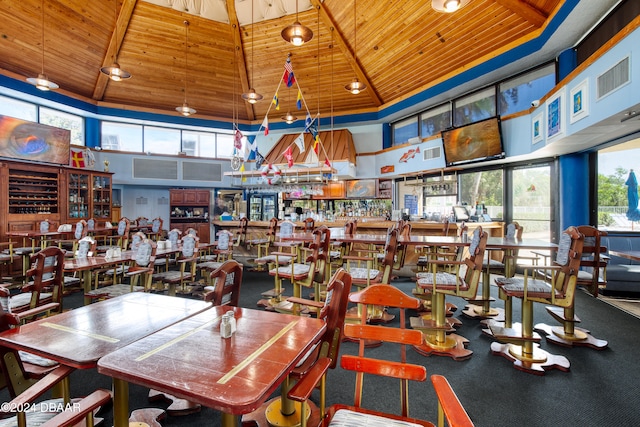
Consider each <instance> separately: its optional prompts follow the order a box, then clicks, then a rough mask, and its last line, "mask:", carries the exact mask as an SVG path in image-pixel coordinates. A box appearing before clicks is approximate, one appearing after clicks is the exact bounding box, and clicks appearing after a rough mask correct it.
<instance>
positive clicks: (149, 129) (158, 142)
mask: <svg viewBox="0 0 640 427" xmlns="http://www.w3.org/2000/svg"><path fill="white" fill-rule="evenodd" d="M143 133H144V151H145V152H147V153H155V154H172V155H177V154H178V153H179V152H180V151H181V149H182V147H181V140H180V130H178V129H169V128H161V127H154V126H144V132H143Z"/></svg>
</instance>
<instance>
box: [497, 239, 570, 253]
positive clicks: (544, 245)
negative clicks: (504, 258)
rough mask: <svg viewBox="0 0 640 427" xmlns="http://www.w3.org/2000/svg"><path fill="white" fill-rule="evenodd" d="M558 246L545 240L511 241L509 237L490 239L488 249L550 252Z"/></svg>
mask: <svg viewBox="0 0 640 427" xmlns="http://www.w3.org/2000/svg"><path fill="white" fill-rule="evenodd" d="M557 247H558V245H557V244H556V243H552V242H550V241H548V240H544V239H509V238H507V237H488V238H487V249H533V250H550V249H556V248H557Z"/></svg>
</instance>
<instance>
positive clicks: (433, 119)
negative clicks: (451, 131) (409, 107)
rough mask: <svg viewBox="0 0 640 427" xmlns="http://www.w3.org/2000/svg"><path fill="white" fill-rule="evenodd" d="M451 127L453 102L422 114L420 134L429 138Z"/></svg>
mask: <svg viewBox="0 0 640 427" xmlns="http://www.w3.org/2000/svg"><path fill="white" fill-rule="evenodd" d="M450 127H451V104H449V103H447V104H444V105H441V106H439V107H436V108H432V109H430V110H428V111H425V112H424V113H422V114H421V115H420V136H421V137H422V138H427V137H429V136H433V135H440V132H441V131H443V130H445V129H447V128H450Z"/></svg>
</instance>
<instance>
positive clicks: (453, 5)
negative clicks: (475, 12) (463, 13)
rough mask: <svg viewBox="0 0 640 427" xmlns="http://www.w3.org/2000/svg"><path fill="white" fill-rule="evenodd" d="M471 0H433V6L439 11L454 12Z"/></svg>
mask: <svg viewBox="0 0 640 427" xmlns="http://www.w3.org/2000/svg"><path fill="white" fill-rule="evenodd" d="M469 1H470V0H431V7H432V8H433V10H437V11H438V12H445V13H452V12H455V11H456V10H458V9H460V8H461V7H463V6H464V5H466V4H467V3H469Z"/></svg>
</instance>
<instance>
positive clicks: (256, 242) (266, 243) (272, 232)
mask: <svg viewBox="0 0 640 427" xmlns="http://www.w3.org/2000/svg"><path fill="white" fill-rule="evenodd" d="M277 227H278V218H276V217H273V218H271V219H270V220H269V229H268V230H267V232H266V233H265V237H263V238H257V239H251V240H249V241H248V242H247V246H255V247H257V248H258V256H257V258H262V257H263V256H266V255H267V254H268V253H269V248H270V247H271V244H272V243H273V242H274V241H275V239H276V228H277Z"/></svg>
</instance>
